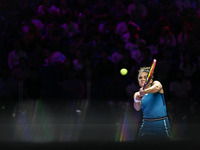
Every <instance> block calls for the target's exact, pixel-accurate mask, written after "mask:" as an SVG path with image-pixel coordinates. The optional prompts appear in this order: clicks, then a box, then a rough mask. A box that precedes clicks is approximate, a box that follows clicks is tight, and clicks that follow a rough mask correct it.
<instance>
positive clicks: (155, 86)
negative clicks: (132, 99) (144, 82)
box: [140, 81, 164, 96]
mask: <svg viewBox="0 0 200 150" xmlns="http://www.w3.org/2000/svg"><path fill="white" fill-rule="evenodd" d="M157 92H159V93H164V91H163V88H162V84H161V83H160V82H159V81H154V82H153V84H152V86H149V87H147V88H145V89H144V90H143V89H142V88H141V89H140V95H141V96H144V95H145V94H148V93H157Z"/></svg>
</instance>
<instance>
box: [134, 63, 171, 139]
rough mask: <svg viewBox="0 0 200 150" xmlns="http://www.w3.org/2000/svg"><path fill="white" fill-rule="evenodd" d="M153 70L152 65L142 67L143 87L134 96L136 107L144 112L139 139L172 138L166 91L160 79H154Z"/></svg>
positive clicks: (139, 74)
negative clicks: (165, 97)
mask: <svg viewBox="0 0 200 150" xmlns="http://www.w3.org/2000/svg"><path fill="white" fill-rule="evenodd" d="M154 61H156V60H154ZM152 66H153V64H152ZM154 67H155V62H154ZM154 67H153V70H154ZM153 70H152V67H151V68H150V67H142V68H140V70H139V73H138V82H139V85H140V87H141V88H140V90H139V92H136V93H135V94H134V96H133V99H134V108H135V109H136V110H137V111H139V110H140V109H142V112H143V123H142V125H141V128H140V130H139V135H138V139H159V140H161V139H171V130H170V125H169V120H168V117H167V110H166V104H165V99H164V91H163V88H162V85H161V83H160V82H159V81H153V75H152V74H153ZM149 74H150V75H149ZM145 83H147V84H145Z"/></svg>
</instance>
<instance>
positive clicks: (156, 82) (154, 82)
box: [153, 80, 162, 85]
mask: <svg viewBox="0 0 200 150" xmlns="http://www.w3.org/2000/svg"><path fill="white" fill-rule="evenodd" d="M154 84H161V83H160V81H158V80H155V81H153V85H154ZM161 85H162V84H161Z"/></svg>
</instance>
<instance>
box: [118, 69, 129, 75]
mask: <svg viewBox="0 0 200 150" xmlns="http://www.w3.org/2000/svg"><path fill="white" fill-rule="evenodd" d="M120 73H121V75H123V76H124V75H126V74H127V73H128V70H127V69H126V68H122V69H121V70H120Z"/></svg>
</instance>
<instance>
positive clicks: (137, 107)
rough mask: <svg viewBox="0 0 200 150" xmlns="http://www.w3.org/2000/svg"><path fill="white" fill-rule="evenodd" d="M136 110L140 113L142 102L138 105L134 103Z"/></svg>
mask: <svg viewBox="0 0 200 150" xmlns="http://www.w3.org/2000/svg"><path fill="white" fill-rule="evenodd" d="M134 108H135V110H137V111H139V110H140V109H141V102H138V103H136V102H135V101H134Z"/></svg>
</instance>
